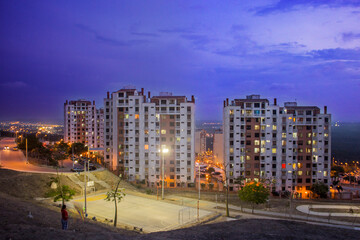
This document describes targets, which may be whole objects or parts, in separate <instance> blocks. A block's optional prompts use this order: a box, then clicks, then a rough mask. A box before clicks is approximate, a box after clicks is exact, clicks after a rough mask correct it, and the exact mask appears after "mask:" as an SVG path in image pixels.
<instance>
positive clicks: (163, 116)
mask: <svg viewBox="0 0 360 240" xmlns="http://www.w3.org/2000/svg"><path fill="white" fill-rule="evenodd" d="M104 106H105V107H104V116H105V126H104V128H105V134H104V142H105V153H104V160H105V162H106V163H107V164H108V165H109V168H111V169H112V170H117V171H119V173H121V174H123V176H124V177H125V178H126V179H128V180H129V181H142V182H146V184H147V185H148V186H156V185H159V182H160V181H161V180H162V178H161V177H162V174H161V171H162V167H163V166H164V171H165V178H164V179H165V186H166V187H182V186H187V184H189V183H192V182H193V181H194V159H195V156H194V155H195V144H194V137H195V135H194V134H195V133H194V131H195V119H194V111H195V100H194V97H192V98H191V100H187V98H186V97H185V96H172V94H171V93H161V94H160V95H159V96H154V97H151V96H150V92H148V96H147V97H146V95H145V94H144V89H141V90H140V91H138V90H136V89H135V88H133V87H127V88H123V89H121V90H119V91H116V92H113V93H112V94H111V95H110V93H108V94H107V98H105V100H104ZM164 148H166V149H168V150H169V152H167V153H162V152H161V149H164ZM163 158H164V165H162V162H163Z"/></svg>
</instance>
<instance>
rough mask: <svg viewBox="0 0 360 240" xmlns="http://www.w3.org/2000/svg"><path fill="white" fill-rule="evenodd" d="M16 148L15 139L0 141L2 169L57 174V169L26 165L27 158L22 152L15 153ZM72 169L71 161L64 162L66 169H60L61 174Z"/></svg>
mask: <svg viewBox="0 0 360 240" xmlns="http://www.w3.org/2000/svg"><path fill="white" fill-rule="evenodd" d="M5 146H8V147H10V150H4V147H5ZM15 146H16V143H15V139H14V138H4V139H1V140H0V165H1V166H2V168H6V169H11V170H15V171H20V172H33V173H56V169H55V168H53V167H48V166H36V165H33V164H30V163H26V158H25V156H24V154H23V153H22V151H20V150H18V151H13V150H12V148H13V147H15ZM71 168H72V162H71V160H64V168H60V169H59V171H60V172H69V171H70V169H71Z"/></svg>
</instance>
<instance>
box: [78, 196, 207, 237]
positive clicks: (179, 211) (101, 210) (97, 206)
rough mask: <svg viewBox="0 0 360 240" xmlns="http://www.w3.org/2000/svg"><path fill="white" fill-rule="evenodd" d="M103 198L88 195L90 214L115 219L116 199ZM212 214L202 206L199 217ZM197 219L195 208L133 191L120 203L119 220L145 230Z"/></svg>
mask: <svg viewBox="0 0 360 240" xmlns="http://www.w3.org/2000/svg"><path fill="white" fill-rule="evenodd" d="M104 198H105V194H98V195H94V196H91V197H89V198H88V203H87V206H88V214H89V217H92V216H97V217H98V218H102V219H105V218H107V219H114V209H115V207H114V202H107V201H105V200H104ZM72 202H80V203H82V204H83V203H84V199H83V198H80V199H77V200H73V201H72ZM210 214H212V212H210V211H207V210H200V218H203V217H205V216H208V215H210ZM196 219H197V210H196V208H192V207H185V206H181V205H177V204H172V203H169V202H166V201H161V200H159V201H157V200H154V199H149V198H145V197H140V196H135V195H131V194H128V195H126V196H125V198H124V199H123V200H122V201H121V202H120V203H119V204H118V223H120V224H121V223H122V224H125V225H128V226H131V227H139V228H143V231H145V232H156V231H166V230H170V229H174V228H178V227H180V226H181V225H183V224H187V223H190V222H191V221H196Z"/></svg>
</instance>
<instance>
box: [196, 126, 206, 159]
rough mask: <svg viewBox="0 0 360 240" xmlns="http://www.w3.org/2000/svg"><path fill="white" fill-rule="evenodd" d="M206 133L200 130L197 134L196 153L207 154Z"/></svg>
mask: <svg viewBox="0 0 360 240" xmlns="http://www.w3.org/2000/svg"><path fill="white" fill-rule="evenodd" d="M206 150H207V149H206V131H205V130H199V131H196V132H195V153H196V154H202V153H204V152H206Z"/></svg>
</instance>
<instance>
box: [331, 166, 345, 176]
mask: <svg viewBox="0 0 360 240" xmlns="http://www.w3.org/2000/svg"><path fill="white" fill-rule="evenodd" d="M342 173H345V169H344V168H343V167H342V166H332V167H331V177H339V174H342Z"/></svg>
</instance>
